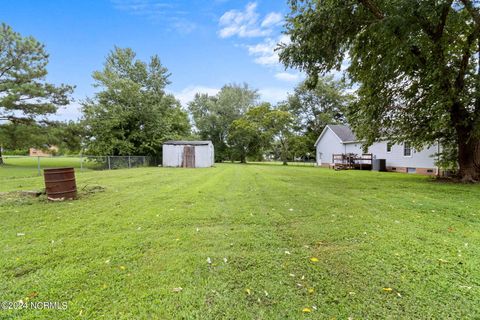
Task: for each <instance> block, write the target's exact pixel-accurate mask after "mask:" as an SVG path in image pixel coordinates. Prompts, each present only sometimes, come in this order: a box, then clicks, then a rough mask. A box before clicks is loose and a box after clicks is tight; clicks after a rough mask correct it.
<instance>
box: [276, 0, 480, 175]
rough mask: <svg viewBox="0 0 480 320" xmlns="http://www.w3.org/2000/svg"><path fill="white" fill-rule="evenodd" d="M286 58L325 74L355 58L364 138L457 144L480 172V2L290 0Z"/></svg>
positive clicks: (461, 160)
mask: <svg viewBox="0 0 480 320" xmlns="http://www.w3.org/2000/svg"><path fill="white" fill-rule="evenodd" d="M290 6H291V13H290V14H289V16H288V18H287V25H286V29H287V30H286V32H287V34H288V35H290V37H291V40H292V42H291V43H290V44H282V45H281V47H280V51H281V52H280V59H281V60H282V61H283V62H284V63H285V64H286V65H287V66H289V67H298V68H300V69H302V70H304V71H306V72H307V73H308V74H309V76H310V78H311V80H313V82H315V80H316V79H318V76H319V75H320V74H323V73H325V72H329V71H331V70H335V69H337V70H338V69H340V66H341V64H342V63H343V62H344V60H345V59H346V60H349V61H350V67H349V68H348V76H349V77H350V78H351V80H352V81H353V82H354V83H357V84H358V85H359V89H358V100H357V101H356V103H355V104H354V105H353V106H352V107H351V108H348V110H347V111H348V112H347V117H348V120H349V123H350V124H351V125H352V126H353V128H354V130H355V132H356V134H357V136H358V138H359V139H364V140H365V141H366V143H367V144H371V143H373V142H374V141H375V140H377V139H379V138H388V139H389V140H391V141H392V142H403V141H410V142H411V143H412V145H413V146H414V147H416V148H417V149H420V148H422V147H425V146H428V145H431V144H434V143H437V142H439V141H440V142H441V143H443V144H449V145H447V147H448V148H452V147H455V148H456V149H457V151H458V152H456V154H457V155H458V157H457V159H456V160H457V161H458V164H459V167H460V174H461V176H462V177H463V178H464V179H466V180H468V179H479V178H480V127H479V126H480V94H479V91H480V90H479V89H480V68H478V65H479V58H480V57H479V54H480V10H479V7H478V4H477V3H475V2H473V1H471V0H461V1H451V0H450V1H447V0H443V1H420V2H419V1H410V0H399V1H386V0H361V1H333V0H327V1H321V2H319V1H298V0H291V1H290Z"/></svg>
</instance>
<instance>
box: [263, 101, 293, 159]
mask: <svg viewBox="0 0 480 320" xmlns="http://www.w3.org/2000/svg"><path fill="white" fill-rule="evenodd" d="M263 124H264V127H265V129H266V131H267V132H268V133H269V134H270V135H271V137H272V138H273V142H274V143H275V144H276V145H277V147H278V148H277V149H278V151H279V155H280V159H281V160H282V162H283V164H284V165H287V162H288V159H289V158H290V157H291V153H290V152H291V142H292V140H293V139H294V137H295V135H294V132H293V129H294V125H295V119H294V117H293V115H292V114H291V113H290V112H288V111H284V110H279V109H274V110H272V111H270V112H268V113H267V114H265V117H264V120H263Z"/></svg>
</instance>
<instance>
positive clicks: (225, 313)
mask: <svg viewBox="0 0 480 320" xmlns="http://www.w3.org/2000/svg"><path fill="white" fill-rule="evenodd" d="M26 181H27V182H28V183H32V185H36V184H38V185H41V183H42V180H41V178H32V179H29V180H26ZM78 181H79V186H81V187H82V186H84V185H87V184H88V185H101V186H103V187H105V191H104V192H100V193H96V194H91V195H84V196H82V198H81V199H80V200H78V201H74V202H64V203H46V202H43V201H37V200H35V199H32V200H28V201H20V202H16V201H10V200H9V201H5V199H4V198H1V199H0V208H1V212H0V218H1V219H3V221H4V223H3V224H2V225H0V231H1V235H2V236H1V237H0V245H1V248H2V256H3V257H4V259H2V260H0V270H1V273H0V277H1V280H2V281H0V294H1V295H2V296H3V297H4V298H5V299H6V300H9V299H14V300H18V299H20V298H22V297H25V296H27V295H28V294H30V293H32V292H37V293H38V297H36V298H34V299H36V300H39V299H48V300H59V301H63V300H67V301H69V309H68V310H66V311H63V312H55V311H54V313H51V312H50V313H48V312H47V311H43V312H40V311H39V312H23V311H18V312H16V313H4V314H3V315H7V316H12V317H17V318H18V317H22V318H26V319H38V318H40V319H41V318H45V319H47V318H49V317H50V318H51V316H52V315H54V316H55V318H58V319H62V318H63V319H68V318H80V317H87V318H100V317H103V318H106V319H131V318H165V319H170V318H179V319H180V318H188V319H192V318H198V319H219V318H230V319H244V318H258V319H286V318H292V319H297V318H304V317H308V316H311V317H313V318H332V317H337V318H347V317H349V316H352V317H353V318H448V317H450V318H474V317H475V316H476V315H478V314H479V305H480V300H479V298H478V297H479V296H480V295H479V293H480V292H479V285H480V280H479V275H480V270H479V265H480V258H479V257H480V249H479V247H478V245H477V244H478V243H480V241H479V240H480V239H479V235H478V233H477V232H476V231H475V230H478V228H479V227H480V224H479V221H478V216H477V214H479V212H480V199H479V198H478V194H479V191H480V189H479V187H478V186H469V185H463V186H462V185H452V184H442V183H435V182H431V181H430V180H429V179H428V178H425V177H419V176H412V175H401V174H384V173H372V172H353V171H349V172H334V171H332V170H325V169H319V168H309V167H283V166H267V165H233V164H219V165H217V167H216V168H211V169H195V170H193V169H185V170H184V169H165V168H144V169H131V170H115V171H106V172H88V173H82V174H79V175H78ZM2 182H3V180H2ZM8 183H9V186H7V187H5V188H6V189H7V190H9V188H11V189H15V188H17V186H16V185H15V183H12V181H10V180H9V181H8ZM11 189H10V190H11ZM197 228H198V229H197ZM197 230H198V231H197ZM16 232H24V233H25V236H16ZM52 240H53V242H52ZM207 257H209V258H210V259H211V261H212V263H211V264H209V263H208V262H207ZM312 257H315V258H317V259H318V262H312V261H311V260H310V258H312ZM224 258H226V259H227V260H226V262H224V260H223V259H224ZM176 287H182V288H183V290H182V291H181V292H179V293H175V292H173V291H172V289H173V288H176ZM384 288H391V291H389V290H387V291H386V290H384ZM309 289H313V292H310V293H309ZM311 291H312V290H311ZM313 306H315V307H316V308H317V310H314V309H313V308H312V307H313ZM305 307H308V308H310V309H312V310H314V312H313V313H311V314H303V313H302V309H303V308H305ZM80 315H81V316H80Z"/></svg>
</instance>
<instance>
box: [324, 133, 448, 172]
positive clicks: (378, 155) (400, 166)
mask: <svg viewBox="0 0 480 320" xmlns="http://www.w3.org/2000/svg"><path fill="white" fill-rule="evenodd" d="M315 147H316V150H317V151H316V159H317V165H318V166H322V167H331V166H333V163H334V161H333V155H334V154H359V155H361V154H362V153H364V152H363V150H362V142H361V141H359V140H358V139H357V138H356V136H355V134H354V133H353V131H352V130H351V129H350V127H348V126H346V125H327V126H326V127H325V129H324V130H323V131H322V133H321V134H320V136H319V137H318V139H317V141H316V142H315ZM438 151H439V147H438V145H434V146H431V147H429V148H426V149H423V150H421V151H420V150H418V151H417V150H415V149H414V148H412V147H411V146H410V144H409V143H403V144H392V143H389V142H388V141H380V142H376V143H374V144H373V145H371V146H370V147H369V148H368V150H367V152H365V153H371V154H372V155H373V158H374V159H385V160H386V166H387V170H388V171H397V172H406V173H419V174H428V175H433V174H437V173H438V168H437V167H436V166H435V160H436V157H435V155H436V154H437V153H438Z"/></svg>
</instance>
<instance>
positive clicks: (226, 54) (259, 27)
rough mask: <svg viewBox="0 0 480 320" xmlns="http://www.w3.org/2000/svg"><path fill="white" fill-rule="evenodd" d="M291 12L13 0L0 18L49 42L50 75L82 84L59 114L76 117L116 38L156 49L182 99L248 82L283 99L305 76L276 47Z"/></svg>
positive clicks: (257, 6)
mask: <svg viewBox="0 0 480 320" xmlns="http://www.w3.org/2000/svg"><path fill="white" fill-rule="evenodd" d="M287 12H288V6H287V3H286V1H266V0H258V1H238V0H237V1H233V0H211V1H199V0H183V1H182V0H180V1H166V0H82V1H80V0H77V1H67V0H48V1H47V0H44V1H35V0H30V1H28V0H15V1H3V2H2V7H1V10H0V21H2V22H5V23H7V24H9V25H10V26H12V28H13V29H14V30H15V31H18V32H20V33H21V34H22V35H32V36H34V37H35V38H36V39H38V40H39V41H40V42H42V43H44V44H45V45H46V49H47V51H48V52H49V54H50V63H49V65H48V70H49V75H48V81H50V82H53V83H57V84H58V83H67V84H72V85H76V86H77V88H76V90H75V93H74V98H75V100H76V101H75V102H74V103H72V104H71V105H70V106H68V107H66V108H64V109H62V110H60V111H59V115H58V116H57V117H56V118H58V119H77V118H78V117H79V116H80V113H79V111H78V106H79V102H80V101H81V100H82V99H84V98H86V97H89V96H92V95H93V93H94V88H93V87H92V83H93V81H92V78H91V74H92V72H93V71H94V70H100V69H101V68H102V64H103V62H104V60H105V57H106V55H107V54H108V52H109V51H110V50H111V49H112V48H113V47H114V46H115V45H116V46H119V47H130V48H132V49H133V50H134V51H135V52H136V53H137V57H138V58H139V59H141V60H147V59H148V58H149V57H150V56H151V55H153V54H158V55H159V56H160V58H161V60H162V63H163V64H164V66H166V67H167V68H168V69H169V71H170V72H171V73H172V76H171V78H170V80H171V81H172V84H171V85H170V86H169V87H168V88H167V89H168V91H169V92H171V93H174V94H175V95H176V96H177V98H178V99H179V100H180V101H181V102H182V103H183V104H184V105H185V104H186V103H187V102H188V101H189V100H191V99H192V97H193V95H194V94H195V92H206V93H210V94H215V93H216V92H217V91H218V89H219V88H221V87H222V86H223V85H224V84H227V83H243V82H246V83H248V84H249V85H250V86H251V87H253V88H255V89H258V90H259V93H260V94H261V98H262V100H265V101H270V102H273V103H275V102H277V101H280V100H283V99H284V98H285V97H286V95H287V92H291V91H292V89H293V87H294V86H295V85H296V84H297V83H298V82H299V81H301V80H302V75H301V74H299V73H298V72H296V71H294V70H287V71H286V70H285V69H284V67H283V66H282V65H281V64H279V63H278V57H277V55H276V54H275V53H274V52H273V49H274V47H275V46H276V43H278V42H279V41H280V40H282V34H281V30H282V23H283V17H284V15H285V14H286V13H287ZM283 37H284V36H283ZM283 40H285V38H283Z"/></svg>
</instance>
